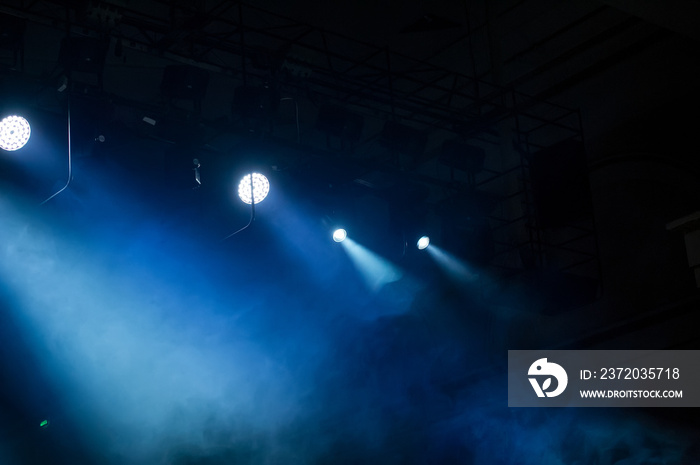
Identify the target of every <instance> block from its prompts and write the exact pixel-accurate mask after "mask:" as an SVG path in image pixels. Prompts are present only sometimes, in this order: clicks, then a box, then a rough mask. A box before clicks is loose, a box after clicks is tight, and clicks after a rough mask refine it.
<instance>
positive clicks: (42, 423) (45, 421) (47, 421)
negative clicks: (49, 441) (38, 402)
mask: <svg viewBox="0 0 700 465" xmlns="http://www.w3.org/2000/svg"><path fill="white" fill-rule="evenodd" d="M39 426H40V427H41V428H46V427H47V426H49V420H43V421H42V422H41V423H39Z"/></svg>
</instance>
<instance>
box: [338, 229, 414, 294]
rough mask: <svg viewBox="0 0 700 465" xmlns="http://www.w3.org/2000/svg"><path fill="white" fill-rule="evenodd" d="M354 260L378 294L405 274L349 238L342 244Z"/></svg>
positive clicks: (365, 280) (361, 273)
mask: <svg viewBox="0 0 700 465" xmlns="http://www.w3.org/2000/svg"><path fill="white" fill-rule="evenodd" d="M340 244H341V245H342V246H343V248H344V249H345V251H346V252H347V254H348V256H349V257H350V260H352V262H353V264H354V265H355V268H357V271H359V272H360V275H361V276H362V279H363V280H364V282H365V284H366V285H367V287H369V288H370V289H371V290H372V291H374V292H377V291H379V290H380V289H381V288H382V287H384V286H385V285H386V284H389V283H392V282H394V281H398V280H399V279H401V278H402V277H403V272H402V271H401V270H400V269H399V268H398V267H396V266H395V265H394V264H393V263H391V262H390V261H388V260H386V259H385V258H383V257H381V256H379V255H377V254H375V253H374V252H372V251H371V250H369V249H367V248H365V247H363V246H361V245H360V244H358V243H357V242H355V241H353V240H352V239H350V238H349V237H348V238H346V239H345V240H344V241H343V242H341V243H340Z"/></svg>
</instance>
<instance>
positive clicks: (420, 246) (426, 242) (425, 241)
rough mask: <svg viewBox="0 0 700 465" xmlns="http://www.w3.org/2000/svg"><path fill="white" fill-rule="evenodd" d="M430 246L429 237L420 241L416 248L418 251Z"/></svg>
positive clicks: (424, 237)
mask: <svg viewBox="0 0 700 465" xmlns="http://www.w3.org/2000/svg"><path fill="white" fill-rule="evenodd" d="M429 245H430V238H429V237H428V236H423V237H421V238H420V239H418V243H417V244H416V246H417V247H418V250H423V249H425V248H426V247H428V246H429Z"/></svg>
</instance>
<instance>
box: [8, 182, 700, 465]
mask: <svg viewBox="0 0 700 465" xmlns="http://www.w3.org/2000/svg"><path fill="white" fill-rule="evenodd" d="M95 174H96V176H95V177H94V178H92V180H91V181H83V182H82V184H81V183H77V185H76V186H72V187H71V189H69V190H68V191H67V192H66V194H65V195H63V194H62V195H61V196H60V197H58V198H57V199H55V202H53V201H52V203H51V204H47V205H45V206H41V207H40V206H38V205H36V202H32V201H29V200H27V199H24V198H23V197H22V196H21V195H19V194H17V195H9V194H8V195H6V196H5V197H3V199H2V201H1V202H0V221H1V224H2V228H1V229H0V244H2V246H1V250H2V253H1V256H0V278H1V279H2V281H1V283H2V287H1V289H0V290H1V293H0V295H2V309H1V310H2V313H1V314H0V316H1V318H2V334H1V336H2V346H1V347H2V358H1V359H0V361H1V363H2V373H3V378H2V412H3V414H2V417H1V420H2V424H1V429H0V431H2V432H3V433H4V434H3V436H2V439H1V440H0V462H1V463H3V464H5V463H7V464H27V463H62V464H63V463H64V464H87V463H102V464H136V465H140V464H178V465H179V464H182V465H184V464H230V463H244V464H277V463H286V464H297V463H298V464H307V463H333V464H337V463H378V464H380V463H381V464H388V463H401V464H405V463H416V464H422V463H465V464H471V463H474V464H481V463H485V464H533V465H549V464H553V465H554V464H595V463H597V464H607V463H610V464H612V463H616V464H640V463H646V464H662V463H663V464H671V463H674V464H675V463H689V464H690V463H697V460H698V448H697V446H695V445H694V436H693V431H692V430H691V429H690V428H689V427H687V426H684V424H681V423H679V422H678V421H677V420H676V419H672V418H671V417H670V416H669V417H667V418H664V417H663V416H659V415H653V414H651V413H650V412H648V411H642V410H635V409H618V410H614V409H585V410H584V409H509V408H508V407H507V397H506V379H505V376H506V375H505V373H506V370H505V363H506V360H505V358H506V350H507V348H508V347H506V346H505V345H504V343H503V341H502V339H501V338H500V336H499V328H500V327H501V326H500V325H506V324H508V322H507V321H506V319H507V317H508V315H507V312H506V313H505V314H504V313H503V312H502V311H501V312H500V313H499V312H496V309H491V308H489V306H488V305H487V304H485V303H484V302H482V301H480V300H479V299H478V298H477V296H475V295H473V294H472V292H471V291H470V290H469V289H470V288H471V287H470V286H467V287H466V288H464V287H460V284H459V281H455V280H450V279H448V278H449V276H448V275H439V274H438V275H430V276H421V275H420V269H405V270H402V271H400V272H399V271H396V270H398V269H399V267H400V266H401V265H400V264H398V265H396V268H395V269H394V268H392V273H393V274H392V278H391V279H385V280H378V279H373V280H370V281H367V277H366V276H365V277H363V275H362V273H360V272H358V270H357V268H356V267H357V266H359V264H358V262H357V260H353V259H351V258H350V257H348V255H347V254H346V252H345V251H344V250H343V248H342V247H339V246H338V245H337V244H335V243H333V242H332V241H330V240H329V236H327V231H325V230H323V229H319V228H317V225H318V222H317V221H316V220H315V219H314V217H313V215H312V214H311V213H310V212H309V211H308V210H306V209H305V207H304V206H303V204H298V203H295V202H293V201H291V200H289V199H286V200H285V199H283V198H282V197H281V196H278V197H277V199H275V198H274V197H271V199H270V200H269V202H270V203H273V202H275V201H277V202H279V203H278V205H281V206H278V207H277V208H272V207H271V208H270V209H269V210H267V211H266V210H265V209H264V207H263V204H261V206H260V208H259V209H258V210H259V211H258V218H256V221H255V222H254V223H253V224H252V225H251V227H250V228H248V229H247V230H245V231H243V232H241V233H240V234H237V235H235V236H233V237H232V238H230V239H228V240H226V241H221V238H223V237H225V235H226V233H227V231H229V230H230V229H235V226H236V225H237V224H236V223H237V222H238V220H239V219H240V220H241V221H242V222H243V223H242V224H245V216H243V217H241V218H230V219H229V220H228V222H225V224H223V225H220V224H216V223H215V222H213V221H210V220H208V219H206V218H205V219H204V220H201V221H200V220H199V219H198V218H199V217H198V216H197V215H196V214H193V212H195V213H196V212H197V209H196V208H195V207H193V205H196V204H194V203H192V204H189V203H187V201H186V199H187V198H188V196H189V195H190V194H191V193H187V192H186V193H179V194H173V195H174V196H175V198H178V197H177V196H180V197H181V198H183V199H185V201H183V202H182V203H178V202H171V203H168V207H167V208H165V209H163V208H162V207H163V204H162V203H158V202H148V201H144V198H145V197H144V196H143V192H137V193H130V192H129V191H128V190H127V189H125V188H124V187H125V185H124V184H119V183H116V184H115V183H110V182H109V181H108V179H109V178H108V176H107V175H104V174H103V176H102V177H101V176H100V175H99V173H95ZM193 218H194V220H193ZM227 228H229V229H227ZM470 273H471V271H470ZM399 278H400V279H399ZM495 315H498V316H495ZM43 419H48V420H49V421H50V424H49V426H48V427H47V428H40V427H39V422H40V421H41V420H43Z"/></svg>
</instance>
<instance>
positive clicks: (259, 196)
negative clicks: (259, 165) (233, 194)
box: [238, 173, 270, 205]
mask: <svg viewBox="0 0 700 465" xmlns="http://www.w3.org/2000/svg"><path fill="white" fill-rule="evenodd" d="M252 176H253V188H252V196H251V187H250V183H251V179H250V177H251V175H250V174H248V175H246V176H244V177H243V179H241V182H240V184H238V196H239V197H240V198H241V200H242V201H243V202H245V203H247V204H249V205H250V204H251V203H252V201H253V200H255V203H260V202H262V201H263V200H265V197H267V194H268V193H269V192H270V181H268V180H267V178H266V177H265V176H263V175H262V174H260V173H252Z"/></svg>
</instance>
